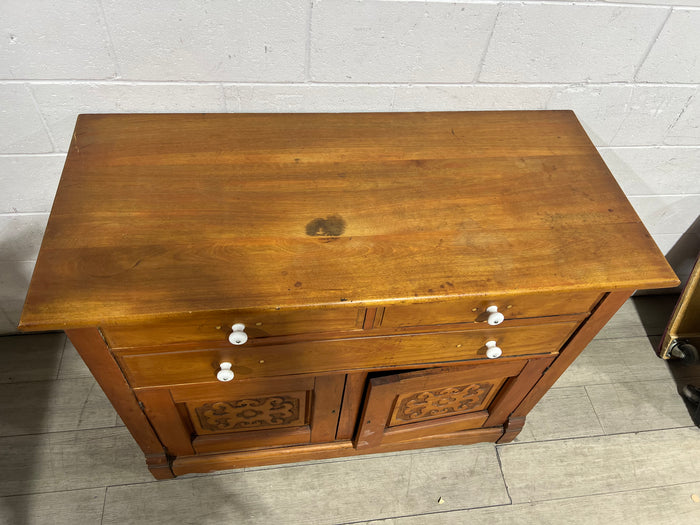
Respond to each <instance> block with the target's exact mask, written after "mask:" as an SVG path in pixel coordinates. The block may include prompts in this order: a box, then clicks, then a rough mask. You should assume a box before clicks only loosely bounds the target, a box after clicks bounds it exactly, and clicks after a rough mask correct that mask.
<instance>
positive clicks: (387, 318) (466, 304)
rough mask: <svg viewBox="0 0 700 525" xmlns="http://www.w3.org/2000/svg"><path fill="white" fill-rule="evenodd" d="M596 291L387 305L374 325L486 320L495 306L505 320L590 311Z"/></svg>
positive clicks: (404, 325) (410, 325)
mask: <svg viewBox="0 0 700 525" xmlns="http://www.w3.org/2000/svg"><path fill="white" fill-rule="evenodd" d="M600 296H601V294H600V293H598V292H579V293H568V294H557V295H522V296H517V297H489V298H484V299H475V298H470V299H464V300H456V301H440V302H436V303H419V304H409V305H396V306H387V307H386V308H385V309H384V313H383V316H381V318H380V319H379V321H375V327H378V325H379V326H381V327H382V328H400V327H414V326H429V325H442V324H451V323H484V324H487V323H488V319H489V315H490V314H489V312H487V308H489V307H491V306H495V307H497V309H498V312H500V313H502V314H503V317H504V320H505V321H509V320H516V319H526V318H531V317H548V316H553V315H565V314H579V313H586V312H590V311H591V309H592V308H593V306H595V304H596V303H597V302H598V300H599V299H600Z"/></svg>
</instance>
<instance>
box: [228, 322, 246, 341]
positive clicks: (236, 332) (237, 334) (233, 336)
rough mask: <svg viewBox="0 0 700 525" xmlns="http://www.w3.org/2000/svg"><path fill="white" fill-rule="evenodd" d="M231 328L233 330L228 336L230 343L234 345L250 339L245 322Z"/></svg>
mask: <svg viewBox="0 0 700 525" xmlns="http://www.w3.org/2000/svg"><path fill="white" fill-rule="evenodd" d="M231 329H232V330H233V332H231V333H230V334H229V336H228V341H229V343H231V344H232V345H242V344H245V342H246V341H247V340H248V334H246V333H245V332H244V330H245V325H244V324H243V323H236V324H234V325H233V326H232V327H231Z"/></svg>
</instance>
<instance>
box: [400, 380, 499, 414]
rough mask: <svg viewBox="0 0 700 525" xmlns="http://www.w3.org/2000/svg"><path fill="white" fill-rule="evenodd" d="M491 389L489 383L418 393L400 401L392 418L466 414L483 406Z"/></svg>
mask: <svg viewBox="0 0 700 525" xmlns="http://www.w3.org/2000/svg"><path fill="white" fill-rule="evenodd" d="M492 387H493V385H492V384H491V383H474V384H472V385H464V386H454V387H449V388H443V389H441V390H428V391H425V392H418V393H416V394H412V395H410V396H408V397H404V398H403V399H401V401H400V402H399V405H398V407H397V408H396V411H395V414H394V418H395V419H396V420H401V421H415V420H418V419H425V418H433V417H436V416H442V415H446V414H459V413H462V412H468V411H469V410H474V409H477V408H479V407H480V406H481V405H482V404H483V402H484V400H485V399H486V396H487V395H488V393H489V392H490V390H491V388H492Z"/></svg>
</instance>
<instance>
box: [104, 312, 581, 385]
mask: <svg viewBox="0 0 700 525" xmlns="http://www.w3.org/2000/svg"><path fill="white" fill-rule="evenodd" d="M577 326H578V323H552V324H541V325H538V326H520V327H510V328H500V327H490V328H488V329H483V330H469V331H465V332H446V333H436V334H432V333H431V334H421V335H410V336H405V337H397V336H388V337H366V338H354V339H336V340H331V341H308V342H304V343H293V344H288V345H273V346H265V347H253V348H249V349H241V348H239V347H235V348H234V347H229V348H222V349H214V350H198V351H191V352H178V351H169V348H168V347H167V346H165V347H162V348H161V349H160V350H161V351H160V352H152V351H148V352H143V351H141V350H139V349H134V350H129V351H123V352H119V354H118V357H117V359H118V360H119V363H120V364H121V366H122V367H123V369H124V371H125V373H126V375H127V377H128V378H129V380H130V382H131V384H132V385H134V386H135V387H148V386H157V385H176V384H186V383H199V382H202V383H206V382H209V383H216V372H217V371H218V369H219V363H221V362H223V361H228V362H231V363H233V367H232V370H233V371H234V373H235V374H236V377H238V378H239V379H249V378H251V379H252V378H261V377H274V376H280V375H289V374H310V373H322V372H344V371H350V370H361V369H367V368H382V367H397V366H415V365H421V364H426V365H427V364H435V363H440V362H450V361H460V362H461V361H466V360H487V359H486V346H485V343H486V341H489V340H495V341H496V342H497V343H498V345H499V346H500V347H501V348H502V350H503V357H501V358H500V359H501V360H503V359H506V358H508V357H514V356H520V355H529V354H551V353H555V352H556V351H557V349H558V348H559V346H560V345H561V344H563V343H564V341H565V340H566V339H567V338H568V336H569V335H570V334H571V333H572V332H573V330H574V329H575V328H576V327H577ZM487 361H488V360H487Z"/></svg>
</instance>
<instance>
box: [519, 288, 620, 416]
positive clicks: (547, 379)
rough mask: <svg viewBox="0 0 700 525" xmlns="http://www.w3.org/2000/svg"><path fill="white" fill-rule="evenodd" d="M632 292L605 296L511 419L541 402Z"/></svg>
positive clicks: (612, 293) (524, 414)
mask: <svg viewBox="0 0 700 525" xmlns="http://www.w3.org/2000/svg"><path fill="white" fill-rule="evenodd" d="M633 291H634V290H626V291H621V292H611V293H609V294H607V295H606V296H605V297H604V298H603V300H602V301H601V302H600V303H599V304H598V306H597V307H596V308H595V309H594V310H593V313H592V314H591V316H590V317H589V318H588V320H587V321H586V322H585V323H583V325H581V326H580V327H579V329H578V330H577V331H576V333H574V335H573V336H572V337H571V339H569V342H568V343H566V344H565V345H564V346H563V347H562V349H561V350H560V351H559V356H558V357H557V358H556V359H555V361H554V363H552V365H551V366H550V367H549V368H548V369H547V371H545V373H544V375H543V376H542V378H541V379H540V380H539V381H538V382H537V384H536V385H535V386H534V388H533V389H532V390H531V391H530V393H529V394H528V395H527V397H525V399H524V400H523V402H522V403H520V405H519V406H518V408H517V409H516V410H515V411H514V412H513V414H512V417H514V418H517V417H521V416H526V415H527V414H528V412H530V410H532V408H533V407H534V406H535V405H536V404H537V403H538V402H539V400H540V399H542V396H544V395H545V394H546V393H547V391H548V390H549V389H550V388H551V387H552V385H554V383H555V382H556V380H557V379H559V377H560V376H561V375H562V374H563V373H564V371H565V370H566V369H567V368H568V367H569V366H570V365H571V363H573V362H574V360H575V359H576V358H577V357H578V356H579V355H580V354H581V352H582V351H583V349H584V348H586V346H587V345H588V343H590V342H591V340H592V339H593V338H594V337H595V335H596V334H597V333H598V332H599V331H600V330H601V328H603V326H605V324H606V323H607V322H608V321H609V320H610V319H611V318H612V316H613V315H615V312H617V311H618V310H619V309H620V307H621V306H622V305H623V304H624V303H625V301H626V300H627V299H628V298H629V296H630V295H632V292H633Z"/></svg>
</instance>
